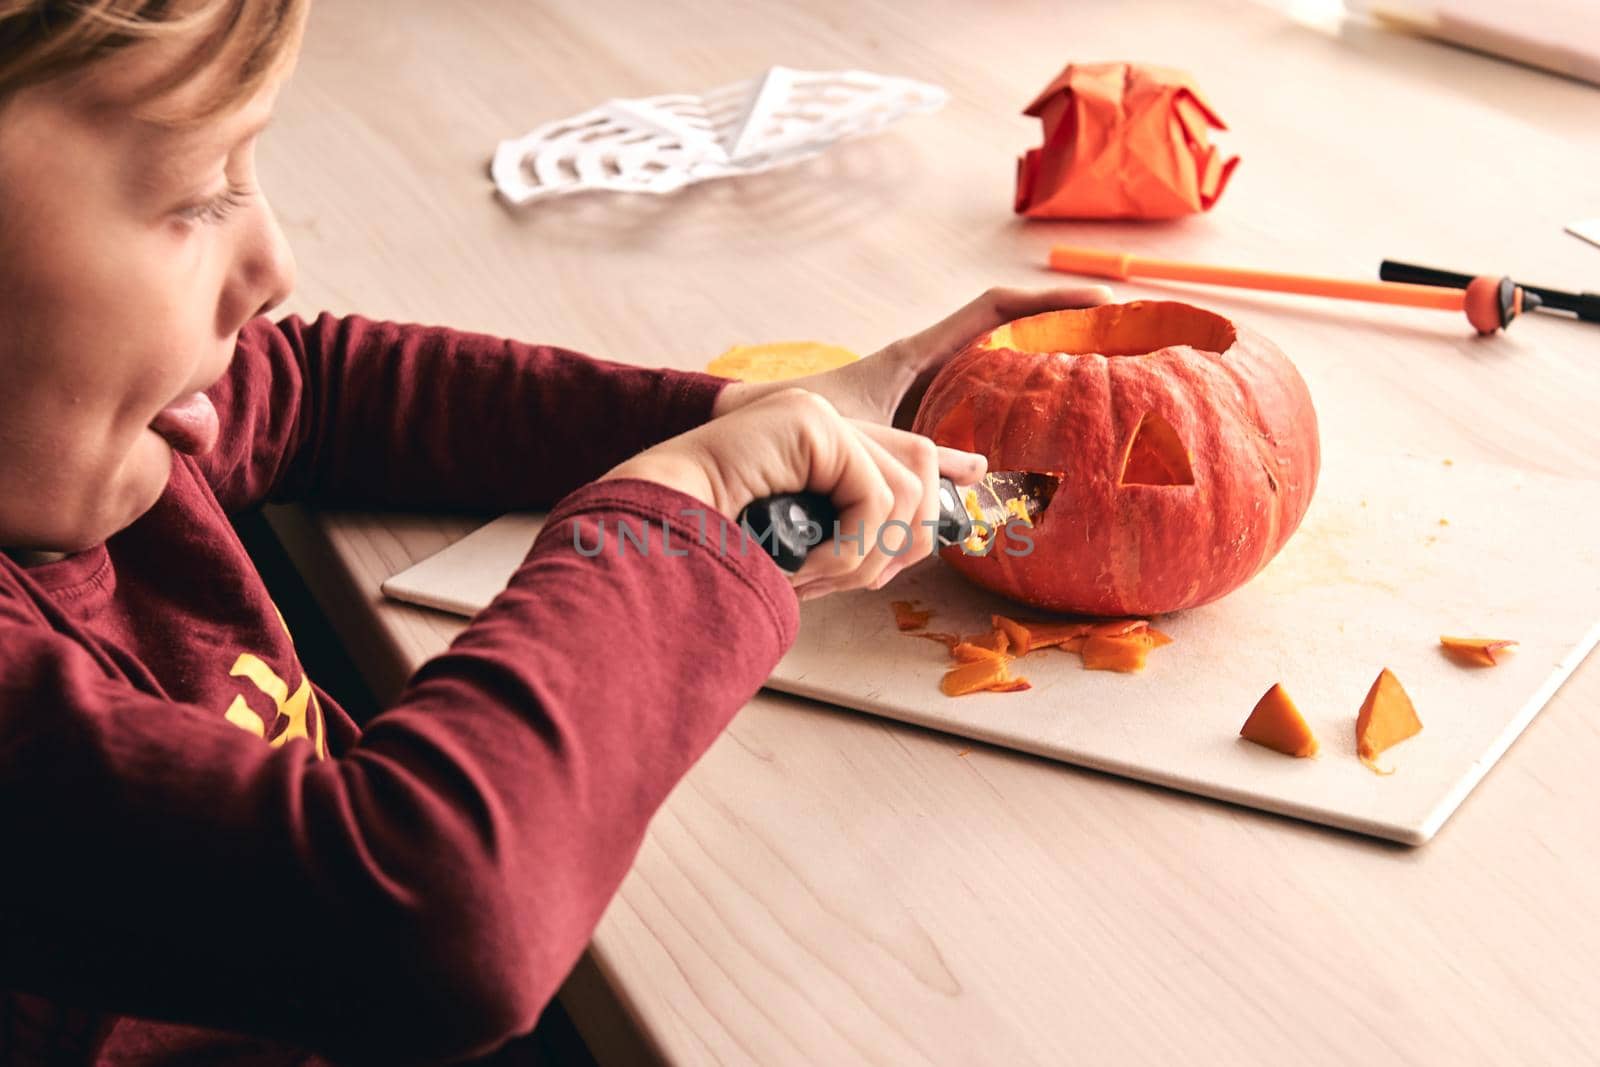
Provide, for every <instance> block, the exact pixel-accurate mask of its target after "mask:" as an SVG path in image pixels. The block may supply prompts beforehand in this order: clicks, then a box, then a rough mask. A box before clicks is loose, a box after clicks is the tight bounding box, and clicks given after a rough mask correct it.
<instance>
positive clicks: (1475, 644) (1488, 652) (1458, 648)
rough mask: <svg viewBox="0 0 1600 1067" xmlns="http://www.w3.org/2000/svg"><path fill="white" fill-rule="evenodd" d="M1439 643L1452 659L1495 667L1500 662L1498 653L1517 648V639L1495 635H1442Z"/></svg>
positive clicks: (1462, 662)
mask: <svg viewBox="0 0 1600 1067" xmlns="http://www.w3.org/2000/svg"><path fill="white" fill-rule="evenodd" d="M1439 644H1440V645H1441V646H1442V647H1443V648H1444V650H1445V652H1446V653H1447V654H1448V655H1449V656H1450V658H1451V659H1453V660H1455V661H1456V662H1457V663H1461V664H1465V665H1468V666H1473V667H1494V666H1498V665H1499V663H1500V659H1499V657H1498V656H1497V655H1496V653H1499V652H1503V651H1505V650H1506V649H1510V648H1515V647H1516V646H1517V643H1516V642H1515V641H1506V640H1501V639H1498V638H1493V637H1441V638H1439Z"/></svg>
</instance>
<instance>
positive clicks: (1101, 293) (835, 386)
mask: <svg viewBox="0 0 1600 1067" xmlns="http://www.w3.org/2000/svg"><path fill="white" fill-rule="evenodd" d="M1110 299H1111V290H1109V289H1107V288H1106V287H1105V286H1103V285H1089V286H1076V287H1069V288H1059V289H990V290H989V291H988V292H987V293H984V294H983V295H982V296H980V297H979V298H978V299H976V300H974V301H973V302H972V303H970V304H968V305H967V306H966V307H964V308H962V309H961V310H960V311H957V312H956V313H955V314H954V315H951V316H950V317H949V318H947V319H945V320H944V321H942V322H938V323H935V324H934V325H932V326H930V327H928V328H927V329H926V330H923V331H922V332H921V333H918V334H913V335H912V336H910V337H906V338H903V339H902V340H899V341H896V342H894V343H893V344H891V345H889V346H888V347H887V348H884V349H881V350H880V351H878V352H875V353H873V354H872V355H870V356H868V357H867V358H865V359H862V360H859V361H857V362H855V363H851V364H849V365H847V366H844V367H840V368H839V369H837V370H831V371H827V372H825V373H822V374H812V375H808V376H807V377H804V378H794V379H791V380H790V381H786V382H734V383H733V384H732V385H728V386H726V387H724V388H723V390H722V392H721V393H720V394H719V395H718V396H717V404H716V407H715V409H714V410H713V415H716V416H720V415H724V414H727V413H728V412H731V411H734V410H736V409H738V408H740V407H743V406H744V405H746V404H748V403H750V402H751V401H753V400H757V399H760V398H761V397H763V396H770V395H772V394H773V393H775V392H777V391H778V390H781V389H792V388H796V387H798V388H801V389H807V390H810V391H811V392H813V393H817V394H819V395H821V396H823V397H826V398H827V399H828V401H829V402H830V403H832V404H833V406H834V407H835V408H837V409H838V411H839V412H840V414H842V415H845V416H846V417H848V418H853V419H865V420H866V421H868V422H875V423H878V424H880V425H884V426H888V425H891V424H892V425H894V426H898V427H900V428H902V429H905V428H908V427H909V426H910V425H911V421H912V419H914V418H915V417H916V414H917V406H918V405H919V404H921V403H922V394H923V393H925V392H927V390H928V385H929V384H930V383H931V382H932V381H933V376H934V375H935V374H937V373H938V372H939V368H940V367H943V366H944V365H945V364H946V363H948V362H949V361H950V360H951V358H952V357H954V356H955V355H956V353H958V352H960V351H961V349H962V348H964V347H965V346H966V344H967V342H969V341H971V340H972V339H973V338H975V337H977V336H979V335H980V334H983V333H987V332H988V331H990V330H992V329H994V328H995V327H996V326H999V325H1001V324H1002V323H1007V322H1010V321H1012V320H1013V319H1020V318H1023V317H1025V316H1028V315H1037V314H1040V313H1041V312H1045V311H1057V310H1060V309H1062V308H1080V307H1093V306H1094V305H1096V304H1104V303H1105V302H1106V301H1108V300H1110Z"/></svg>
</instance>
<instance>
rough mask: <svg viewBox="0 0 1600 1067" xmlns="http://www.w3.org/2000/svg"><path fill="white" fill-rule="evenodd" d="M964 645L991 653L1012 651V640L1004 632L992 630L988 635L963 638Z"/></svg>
mask: <svg viewBox="0 0 1600 1067" xmlns="http://www.w3.org/2000/svg"><path fill="white" fill-rule="evenodd" d="M962 644H966V645H971V646H972V647H974V648H981V649H985V650H987V651H989V652H1010V651H1011V638H1010V637H1008V636H1007V635H1006V632H1005V631H1004V630H990V631H989V632H988V633H986V634H974V635H972V636H971V637H967V638H963V639H962Z"/></svg>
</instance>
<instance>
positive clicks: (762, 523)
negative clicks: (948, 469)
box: [739, 478, 972, 574]
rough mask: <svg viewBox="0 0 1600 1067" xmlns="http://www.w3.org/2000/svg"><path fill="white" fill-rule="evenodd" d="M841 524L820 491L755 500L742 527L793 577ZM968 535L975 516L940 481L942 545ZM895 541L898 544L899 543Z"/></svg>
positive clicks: (741, 521)
mask: <svg viewBox="0 0 1600 1067" xmlns="http://www.w3.org/2000/svg"><path fill="white" fill-rule="evenodd" d="M838 521H839V509H838V508H836V507H834V506H833V501H831V500H829V499H828V498H827V497H826V496H824V495H823V494H822V493H810V492H807V493H780V494H778V495H777V496H764V497H762V498H761V499H760V500H754V501H751V502H750V503H749V504H748V505H746V507H745V509H744V510H743V511H741V512H739V525H740V526H742V527H744V529H745V530H746V532H748V533H749V534H750V536H751V537H753V538H755V539H756V541H757V543H759V544H760V545H761V547H762V548H764V549H766V550H767V553H768V554H769V555H770V556H772V559H773V562H775V563H776V564H777V565H778V566H779V567H781V568H782V569H783V570H785V571H787V572H788V573H790V574H793V573H794V572H795V571H797V570H799V569H800V565H801V564H802V563H804V562H805V561H806V555H807V554H808V553H810V551H811V550H812V549H813V548H815V547H816V546H817V545H819V544H821V543H822V542H824V541H828V540H831V539H832V538H833V535H834V526H835V524H836V523H837V522H838ZM866 536H867V537H869V538H872V539H873V541H872V542H869V543H867V544H863V546H862V548H861V551H862V552H866V551H867V549H868V548H869V547H870V545H871V544H875V543H876V537H877V534H876V533H875V532H871V533H868V534H867V535H866ZM970 536H972V518H971V516H969V515H968V514H967V509H966V505H965V504H963V503H962V502H961V491H960V490H959V489H957V488H956V483H955V482H952V481H951V480H950V479H949V478H940V479H939V530H938V537H939V543H940V544H944V545H951V544H956V543H958V542H961V541H965V540H966V539H967V538H968V537H970ZM886 540H887V538H886ZM891 543H892V544H895V545H898V544H899V541H898V540H895V541H892V542H891Z"/></svg>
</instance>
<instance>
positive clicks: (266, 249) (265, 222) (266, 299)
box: [230, 205, 295, 332]
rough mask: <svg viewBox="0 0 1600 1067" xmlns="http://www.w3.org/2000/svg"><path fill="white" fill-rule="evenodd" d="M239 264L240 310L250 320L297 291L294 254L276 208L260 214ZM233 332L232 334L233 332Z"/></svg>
mask: <svg viewBox="0 0 1600 1067" xmlns="http://www.w3.org/2000/svg"><path fill="white" fill-rule="evenodd" d="M257 218H258V222H257V224H256V225H255V226H254V227H252V229H251V233H250V236H249V237H248V238H247V242H248V243H247V244H246V246H245V248H244V249H242V255H241V258H240V263H239V271H238V275H237V278H238V281H237V283H236V284H237V285H238V287H239V301H238V305H239V306H238V310H239V311H241V312H243V314H244V316H245V317H246V318H252V317H254V316H256V315H264V314H266V313H267V312H268V311H271V310H272V309H273V308H275V307H277V306H278V305H279V304H281V303H283V302H284V301H285V300H286V299H288V297H289V293H290V292H291V291H293V289H294V282H295V265H294V253H293V252H291V251H290V249H289V242H288V241H287V240H286V239H285V238H284V236H283V230H282V228H281V227H280V226H279V225H278V219H277V216H275V215H274V214H273V212H272V208H271V207H269V206H267V205H263V206H262V210H261V211H260V212H258V213H257ZM230 332H231V331H230Z"/></svg>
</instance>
